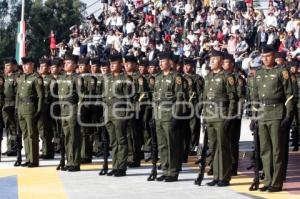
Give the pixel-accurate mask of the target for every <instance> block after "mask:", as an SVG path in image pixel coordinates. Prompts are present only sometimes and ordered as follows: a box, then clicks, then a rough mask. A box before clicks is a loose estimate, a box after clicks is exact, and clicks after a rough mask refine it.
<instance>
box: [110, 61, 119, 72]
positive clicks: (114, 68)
mask: <svg viewBox="0 0 300 199" xmlns="http://www.w3.org/2000/svg"><path fill="white" fill-rule="evenodd" d="M110 71H111V72H112V73H120V72H121V64H120V62H119V61H114V62H111V63H110Z"/></svg>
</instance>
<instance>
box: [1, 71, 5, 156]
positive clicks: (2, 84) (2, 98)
mask: <svg viewBox="0 0 300 199" xmlns="http://www.w3.org/2000/svg"><path fill="white" fill-rule="evenodd" d="M0 69H1V75H0V108H1V110H2V108H3V105H4V82H5V79H4V77H3V75H2V74H3V68H2V67H1V68H0ZM3 128H4V123H3V117H2V114H0V162H1V155H2V140H3Z"/></svg>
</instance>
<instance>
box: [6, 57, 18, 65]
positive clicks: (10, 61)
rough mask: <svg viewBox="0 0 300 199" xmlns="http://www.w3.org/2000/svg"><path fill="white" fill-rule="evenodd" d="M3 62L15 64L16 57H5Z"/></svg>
mask: <svg viewBox="0 0 300 199" xmlns="http://www.w3.org/2000/svg"><path fill="white" fill-rule="evenodd" d="M3 62H4V64H9V63H12V64H15V65H17V64H18V63H17V61H16V59H15V58H13V57H7V58H5V59H4V60H3Z"/></svg>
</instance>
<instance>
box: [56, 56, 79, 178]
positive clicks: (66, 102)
mask: <svg viewBox="0 0 300 199" xmlns="http://www.w3.org/2000/svg"><path fill="white" fill-rule="evenodd" d="M75 67H76V60H75V58H74V57H73V55H69V54H68V55H66V58H65V64H64V74H62V75H60V77H59V79H58V96H59V102H60V114H61V123H62V128H63V132H64V136H65V142H64V143H65V148H66V157H67V165H66V166H65V167H64V168H62V170H63V171H69V172H76V171H80V163H81V162H80V161H81V160H80V152H81V134H80V127H79V125H78V122H77V110H78V93H77V87H78V82H77V75H76V74H75V73H74V71H75Z"/></svg>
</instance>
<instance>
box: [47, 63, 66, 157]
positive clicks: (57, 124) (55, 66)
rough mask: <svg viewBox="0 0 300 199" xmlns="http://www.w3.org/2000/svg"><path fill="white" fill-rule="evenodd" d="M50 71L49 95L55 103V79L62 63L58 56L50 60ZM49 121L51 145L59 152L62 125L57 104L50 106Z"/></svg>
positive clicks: (58, 74) (56, 92)
mask: <svg viewBox="0 0 300 199" xmlns="http://www.w3.org/2000/svg"><path fill="white" fill-rule="evenodd" d="M50 65H51V67H50V72H51V77H52V85H51V87H52V90H51V96H52V103H55V104H56V103H57V102H58V100H59V99H58V90H57V89H58V88H57V87H58V82H57V80H58V79H59V76H60V72H61V65H62V60H61V59H60V58H54V59H53V60H51V63H50ZM51 114H52V115H51V117H53V119H51V123H52V130H53V137H54V139H53V145H54V152H55V153H59V152H60V147H61V145H60V143H61V138H62V137H63V132H62V127H61V120H60V119H59V117H60V106H59V104H56V105H54V104H53V107H52V113H51Z"/></svg>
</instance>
